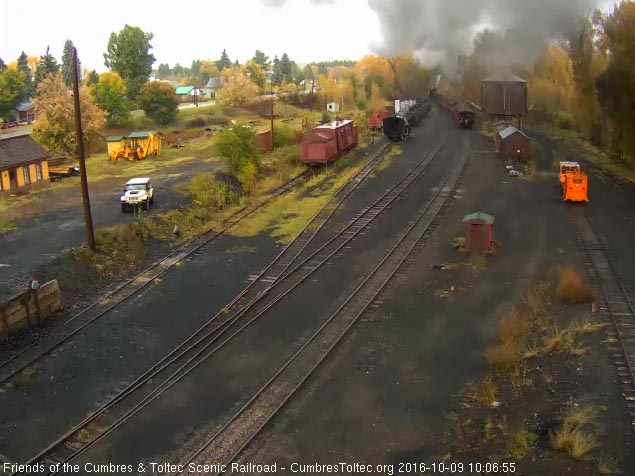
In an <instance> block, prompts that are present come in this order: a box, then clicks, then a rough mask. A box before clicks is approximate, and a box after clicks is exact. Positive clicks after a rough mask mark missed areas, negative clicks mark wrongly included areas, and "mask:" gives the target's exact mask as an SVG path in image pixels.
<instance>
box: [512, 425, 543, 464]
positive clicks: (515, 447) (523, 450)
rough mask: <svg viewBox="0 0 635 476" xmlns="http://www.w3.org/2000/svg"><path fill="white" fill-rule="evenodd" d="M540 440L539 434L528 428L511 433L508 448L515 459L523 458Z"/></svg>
mask: <svg viewBox="0 0 635 476" xmlns="http://www.w3.org/2000/svg"><path fill="white" fill-rule="evenodd" d="M537 440H538V435H537V434H535V433H531V432H529V431H526V430H520V431H517V432H516V433H514V434H513V435H511V438H510V440H509V442H508V445H507V449H508V451H509V455H510V456H511V457H512V458H514V459H522V458H524V457H525V456H527V453H529V451H530V450H531V447H532V446H533V445H534V443H536V441H537Z"/></svg>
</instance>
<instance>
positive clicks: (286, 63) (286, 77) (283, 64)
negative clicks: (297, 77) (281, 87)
mask: <svg viewBox="0 0 635 476" xmlns="http://www.w3.org/2000/svg"><path fill="white" fill-rule="evenodd" d="M279 71H280V80H281V81H283V82H285V83H289V82H291V81H293V72H292V71H291V61H290V60H289V55H287V54H286V53H284V54H283V55H282V58H280V64H279Z"/></svg>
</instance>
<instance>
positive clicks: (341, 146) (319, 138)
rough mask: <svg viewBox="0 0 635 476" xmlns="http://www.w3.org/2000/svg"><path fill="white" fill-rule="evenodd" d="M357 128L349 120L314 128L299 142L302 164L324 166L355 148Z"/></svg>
mask: <svg viewBox="0 0 635 476" xmlns="http://www.w3.org/2000/svg"><path fill="white" fill-rule="evenodd" d="M358 140H359V137H358V130H357V126H356V125H355V124H354V123H353V121H351V120H346V119H345V120H336V121H333V122H329V123H327V124H323V125H321V126H318V127H316V128H315V129H313V130H312V131H311V132H309V133H308V134H307V135H306V136H305V137H304V139H303V140H302V142H300V161H301V162H302V163H303V164H309V165H318V164H326V163H328V162H331V161H333V160H335V159H336V158H337V157H339V156H341V155H342V154H344V153H346V152H347V151H349V150H350V149H352V148H354V147H357V143H358Z"/></svg>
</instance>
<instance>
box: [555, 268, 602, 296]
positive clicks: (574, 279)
mask: <svg viewBox="0 0 635 476" xmlns="http://www.w3.org/2000/svg"><path fill="white" fill-rule="evenodd" d="M557 293H558V296H559V297H560V299H561V300H562V302H563V303H564V304H583V303H588V302H592V301H594V299H595V296H594V295H593V291H592V290H591V287H590V286H589V284H588V283H587V282H586V281H584V280H583V279H582V276H580V273H578V272H577V271H576V270H575V269H573V268H572V267H570V266H564V267H562V268H560V269H559V270H558V286H557Z"/></svg>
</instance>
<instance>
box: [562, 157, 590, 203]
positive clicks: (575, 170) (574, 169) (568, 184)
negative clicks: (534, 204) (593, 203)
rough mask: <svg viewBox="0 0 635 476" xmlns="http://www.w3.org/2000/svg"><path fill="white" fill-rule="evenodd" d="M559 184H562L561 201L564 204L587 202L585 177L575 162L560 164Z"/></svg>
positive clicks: (587, 181)
mask: <svg viewBox="0 0 635 476" xmlns="http://www.w3.org/2000/svg"><path fill="white" fill-rule="evenodd" d="M560 183H561V184H562V199H563V200H564V201H565V202H569V201H571V202H588V201H589V195H588V193H587V192H588V183H589V179H588V177H587V175H586V174H585V173H584V172H582V170H581V168H580V164H579V163H577V162H560Z"/></svg>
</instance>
